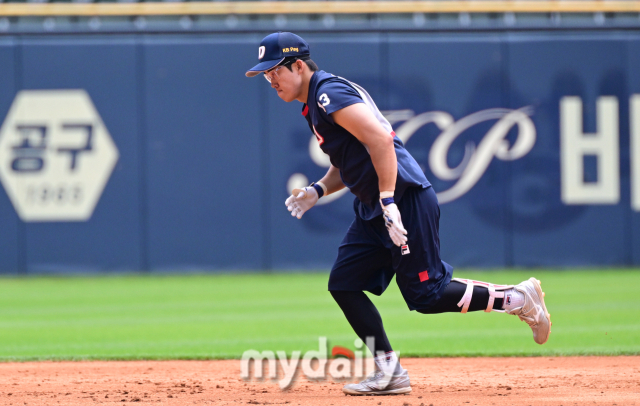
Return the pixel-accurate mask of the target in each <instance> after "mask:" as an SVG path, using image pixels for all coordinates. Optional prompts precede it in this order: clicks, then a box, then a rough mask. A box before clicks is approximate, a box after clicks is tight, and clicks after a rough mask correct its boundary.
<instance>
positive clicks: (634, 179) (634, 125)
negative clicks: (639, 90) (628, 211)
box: [629, 94, 640, 211]
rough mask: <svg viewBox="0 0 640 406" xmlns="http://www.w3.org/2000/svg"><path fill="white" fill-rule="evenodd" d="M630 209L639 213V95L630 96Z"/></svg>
mask: <svg viewBox="0 0 640 406" xmlns="http://www.w3.org/2000/svg"><path fill="white" fill-rule="evenodd" d="M630 106H631V111H630V115H629V117H630V118H631V148H630V149H631V157H630V158H631V208H632V209H633V210H635V211H640V94H634V95H633V96H631V103H630Z"/></svg>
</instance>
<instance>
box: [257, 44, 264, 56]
mask: <svg viewBox="0 0 640 406" xmlns="http://www.w3.org/2000/svg"><path fill="white" fill-rule="evenodd" d="M264 51H265V48H264V45H263V46H261V47H260V48H258V59H262V58H264Z"/></svg>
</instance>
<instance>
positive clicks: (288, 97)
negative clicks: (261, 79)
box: [266, 62, 302, 102]
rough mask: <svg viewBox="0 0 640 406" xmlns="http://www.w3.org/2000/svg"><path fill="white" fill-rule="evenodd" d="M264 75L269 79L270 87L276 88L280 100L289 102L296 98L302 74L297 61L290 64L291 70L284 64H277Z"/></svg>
mask: <svg viewBox="0 0 640 406" xmlns="http://www.w3.org/2000/svg"><path fill="white" fill-rule="evenodd" d="M276 70H277V71H276ZM266 76H267V77H268V78H269V79H270V82H271V87H272V88H274V89H276V91H277V92H278V97H280V98H281V99H282V100H284V101H286V102H290V101H294V100H296V98H298V96H299V94H300V89H301V88H302V75H301V71H300V67H299V66H298V62H295V63H293V64H292V65H291V70H289V68H288V67H286V66H279V67H278V68H276V69H272V70H270V71H268V72H267V73H266Z"/></svg>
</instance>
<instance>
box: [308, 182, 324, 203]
mask: <svg viewBox="0 0 640 406" xmlns="http://www.w3.org/2000/svg"><path fill="white" fill-rule="evenodd" d="M309 186H313V188H314V189H315V190H316V192H318V199H320V198H321V197H322V196H324V189H323V188H322V186H320V185H318V184H316V182H313V183H312V184H310V185H309Z"/></svg>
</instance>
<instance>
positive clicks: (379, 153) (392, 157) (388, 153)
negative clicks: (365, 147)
mask: <svg viewBox="0 0 640 406" xmlns="http://www.w3.org/2000/svg"><path fill="white" fill-rule="evenodd" d="M376 141H377V142H374V143H371V145H369V154H370V156H371V162H373V167H374V168H375V170H376V174H377V175H378V188H379V190H380V192H393V191H395V190H396V178H397V177H398V160H397V157H396V151H395V148H394V146H393V139H392V138H391V137H390V136H386V137H384V138H379V139H378V140H376Z"/></svg>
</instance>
